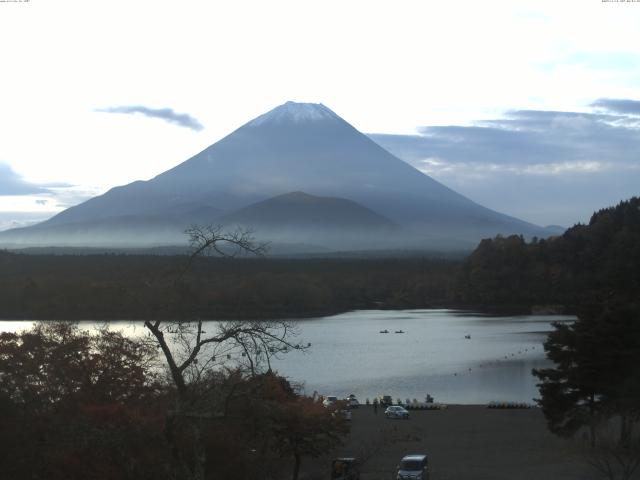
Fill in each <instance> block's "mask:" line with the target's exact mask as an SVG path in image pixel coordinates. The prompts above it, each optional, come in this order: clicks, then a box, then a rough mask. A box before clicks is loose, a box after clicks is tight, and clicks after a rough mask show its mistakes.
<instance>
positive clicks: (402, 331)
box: [396, 330, 404, 333]
mask: <svg viewBox="0 0 640 480" xmlns="http://www.w3.org/2000/svg"><path fill="white" fill-rule="evenodd" d="M396 333H404V330H396Z"/></svg>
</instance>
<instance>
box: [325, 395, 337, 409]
mask: <svg viewBox="0 0 640 480" xmlns="http://www.w3.org/2000/svg"><path fill="white" fill-rule="evenodd" d="M336 403H338V397H336V396H335V395H327V396H326V397H325V398H324V400H323V401H322V404H323V405H324V406H325V407H327V408H329V407H332V406H334V405H335V404H336Z"/></svg>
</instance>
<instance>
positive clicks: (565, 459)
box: [302, 405, 597, 480]
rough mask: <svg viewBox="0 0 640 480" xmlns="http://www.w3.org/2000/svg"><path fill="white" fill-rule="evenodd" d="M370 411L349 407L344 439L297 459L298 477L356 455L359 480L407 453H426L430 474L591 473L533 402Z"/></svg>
mask: <svg viewBox="0 0 640 480" xmlns="http://www.w3.org/2000/svg"><path fill="white" fill-rule="evenodd" d="M383 411H384V410H383V409H378V414H377V415H375V414H374V412H373V408H372V407H370V406H361V407H360V408H359V409H355V410H354V411H353V418H352V429H351V435H350V437H349V439H348V441H347V443H346V444H345V445H344V446H342V447H340V448H338V449H337V450H336V451H335V452H333V453H332V454H331V455H327V456H325V457H323V458H319V459H305V460H304V461H303V466H302V472H304V473H305V478H308V479H320V478H325V479H327V478H329V475H330V464H331V460H332V458H334V457H339V456H356V457H359V458H361V459H362V460H363V461H364V464H363V466H362V470H361V471H362V474H361V479H362V480H390V479H395V472H396V470H395V467H396V466H397V464H398V462H399V460H400V459H401V458H402V457H403V456H404V455H407V454H414V453H424V454H427V455H428V457H429V462H430V470H431V480H454V479H455V480H466V479H469V480H472V479H473V480H482V479H486V480H489V479H491V480H501V479H505V480H507V479H508V480H514V479H518V480H527V479H531V480H534V479H535V480H540V479H544V480H552V479H553V480H554V479H567V480H574V479H575V480H578V479H580V480H587V479H591V478H597V477H596V476H595V475H594V472H593V471H592V470H591V467H589V466H588V465H587V464H586V462H585V461H584V457H583V455H582V454H581V453H580V452H579V451H578V450H577V447H576V446H575V444H574V443H571V442H569V441H565V440H562V439H559V438H558V437H556V436H554V435H552V434H551V433H549V432H548V431H547V429H546V425H545V421H544V417H543V415H542V413H541V412H540V410H539V409H537V408H534V409H522V410H520V409H514V410H501V409H488V408H486V407H485V406H472V405H464V406H455V405H454V406H450V407H449V408H447V409H446V410H430V411H411V415H410V418H409V420H400V419H398V420H390V419H387V418H385V416H384V414H383Z"/></svg>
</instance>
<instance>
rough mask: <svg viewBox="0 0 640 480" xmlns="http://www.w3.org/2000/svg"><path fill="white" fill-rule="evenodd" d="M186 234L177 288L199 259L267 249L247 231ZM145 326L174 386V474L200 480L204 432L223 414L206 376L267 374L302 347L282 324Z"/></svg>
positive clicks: (169, 428)
mask: <svg viewBox="0 0 640 480" xmlns="http://www.w3.org/2000/svg"><path fill="white" fill-rule="evenodd" d="M186 233H187V234H188V235H189V238H190V243H191V247H192V253H191V254H190V255H189V258H188V260H187V262H186V265H185V266H184V268H183V269H182V270H181V271H180V272H179V274H178V275H177V277H176V280H175V283H174V286H175V288H176V289H177V290H178V289H180V287H181V283H182V282H183V281H184V278H185V275H186V274H187V272H188V270H189V269H190V268H191V267H192V266H193V264H194V262H195V261H196V260H197V258H198V257H201V256H205V255H210V254H215V255H218V256H223V257H235V256H238V255H244V254H252V255H263V254H264V253H265V249H266V245H264V244H257V243H256V242H255V240H254V238H253V237H252V235H251V232H250V231H247V230H242V229H238V230H235V231H233V232H230V233H227V232H225V231H224V230H223V229H222V228H221V227H191V228H190V229H189V230H187V231H186ZM187 317H189V315H187ZM144 326H145V328H146V329H147V330H148V331H149V332H150V334H151V336H152V340H153V342H155V344H156V345H157V347H159V349H160V350H161V351H162V354H163V356H164V360H165V363H166V367H167V369H168V373H169V377H170V379H171V382H172V383H173V385H174V386H175V391H176V396H175V401H174V405H173V408H171V409H170V410H169V411H168V414H167V419H166V435H167V440H168V442H169V444H170V446H171V449H172V454H173V457H174V461H175V464H176V465H177V469H178V471H177V472H176V476H177V477H178V478H185V479H191V480H204V478H205V466H206V450H205V447H204V441H203V431H204V430H203V429H204V427H205V426H206V425H208V424H210V422H211V421H213V420H215V419H216V418H220V417H222V416H223V415H224V409H223V408H221V406H220V402H217V401H216V392H215V391H211V389H212V388H215V387H214V386H215V385H216V382H211V381H208V380H210V375H211V373H212V372H215V371H219V370H220V369H222V368H224V367H225V366H226V367H231V368H234V369H237V368H243V369H245V370H246V372H247V373H248V374H249V375H255V374H256V373H258V372H261V371H265V370H271V360H272V359H273V358H274V357H277V356H278V355H280V354H282V353H285V352H287V351H290V350H292V349H298V350H300V349H305V348H306V347H304V346H302V345H300V344H296V343H294V342H293V339H294V338H295V336H296V331H295V328H294V326H293V325H292V324H291V323H290V322H288V321H281V320H277V321H237V320H236V321H224V322H210V323H209V322H207V323H205V322H204V321H203V320H202V319H201V318H184V319H178V320H175V321H163V320H154V319H148V320H146V321H145V322H144ZM185 436H186V437H188V438H187V441H185ZM184 445H188V446H189V447H188V448H185V447H184Z"/></svg>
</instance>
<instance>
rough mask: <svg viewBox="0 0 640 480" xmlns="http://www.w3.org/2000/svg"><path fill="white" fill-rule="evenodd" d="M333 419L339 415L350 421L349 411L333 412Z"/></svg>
mask: <svg viewBox="0 0 640 480" xmlns="http://www.w3.org/2000/svg"><path fill="white" fill-rule="evenodd" d="M331 415H333V416H334V417H335V416H336V415H341V416H342V418H344V419H345V420H351V410H340V409H338V410H335V411H333V412H332V413H331Z"/></svg>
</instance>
